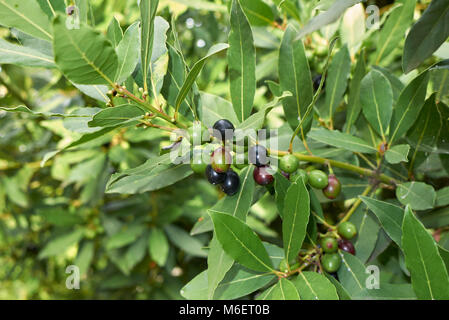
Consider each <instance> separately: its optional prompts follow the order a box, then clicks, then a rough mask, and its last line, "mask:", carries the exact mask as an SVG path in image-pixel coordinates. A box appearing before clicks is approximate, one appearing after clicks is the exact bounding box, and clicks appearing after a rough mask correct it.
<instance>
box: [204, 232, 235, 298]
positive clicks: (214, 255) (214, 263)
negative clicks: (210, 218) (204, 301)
mask: <svg viewBox="0 0 449 320" xmlns="http://www.w3.org/2000/svg"><path fill="white" fill-rule="evenodd" d="M209 247H210V249H209V252H208V256H207V266H208V267H207V281H208V293H207V297H208V299H213V298H214V293H215V290H216V288H217V287H218V284H219V283H220V282H221V281H222V280H223V278H224V277H225V275H226V273H227V272H228V271H229V269H231V267H232V265H233V264H234V259H232V258H231V257H230V256H229V255H228V254H226V252H224V250H223V248H222V247H221V244H220V242H219V241H218V240H217V237H216V235H214V236H213V237H212V240H211V242H210V245H209Z"/></svg>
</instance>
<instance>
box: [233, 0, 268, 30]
mask: <svg viewBox="0 0 449 320" xmlns="http://www.w3.org/2000/svg"><path fill="white" fill-rule="evenodd" d="M240 2H241V3H240V4H241V6H242V9H243V11H244V12H245V15H246V16H247V17H248V20H249V22H250V23H251V24H252V25H254V26H265V25H270V24H272V23H273V22H274V14H273V11H272V10H271V8H270V6H269V5H268V4H266V3H265V2H264V1H262V0H252V1H245V0H243V1H241V0H240Z"/></svg>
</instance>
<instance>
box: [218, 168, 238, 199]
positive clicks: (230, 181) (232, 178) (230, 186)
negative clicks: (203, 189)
mask: <svg viewBox="0 0 449 320" xmlns="http://www.w3.org/2000/svg"><path fill="white" fill-rule="evenodd" d="M239 187H240V178H239V175H238V174H237V173H235V171H232V170H229V171H228V172H226V177H225V179H224V182H223V184H222V186H221V188H222V190H223V192H224V193H226V194H227V195H228V196H232V195H234V194H236V193H237V191H238V190H239Z"/></svg>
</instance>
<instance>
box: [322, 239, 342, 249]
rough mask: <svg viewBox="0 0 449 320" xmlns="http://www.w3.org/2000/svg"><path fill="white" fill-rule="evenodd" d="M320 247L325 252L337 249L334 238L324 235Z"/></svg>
mask: <svg viewBox="0 0 449 320" xmlns="http://www.w3.org/2000/svg"><path fill="white" fill-rule="evenodd" d="M321 248H323V251H324V252H326V253H333V252H336V251H337V248H338V243H337V240H336V239H335V238H331V237H326V238H323V239H322V240H321Z"/></svg>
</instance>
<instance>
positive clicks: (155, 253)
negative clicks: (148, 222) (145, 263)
mask: <svg viewBox="0 0 449 320" xmlns="http://www.w3.org/2000/svg"><path fill="white" fill-rule="evenodd" d="M169 249H170V245H169V244H168V240H167V237H166V236H165V233H164V231H162V230H161V229H159V228H153V229H151V230H150V235H149V237H148V252H149V254H150V257H151V259H153V260H154V261H155V262H156V263H157V264H158V265H159V266H161V267H162V266H164V265H165V262H166V261H167V258H168V252H169Z"/></svg>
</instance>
